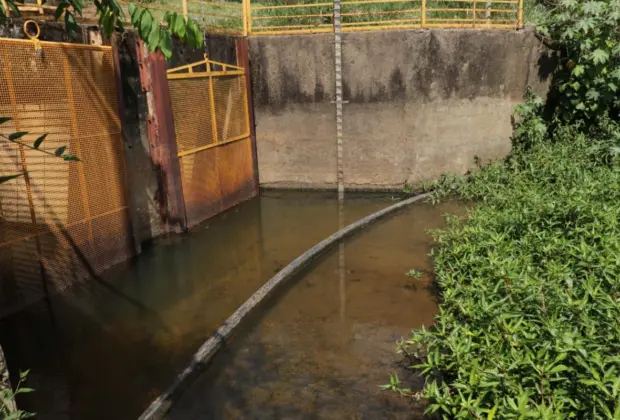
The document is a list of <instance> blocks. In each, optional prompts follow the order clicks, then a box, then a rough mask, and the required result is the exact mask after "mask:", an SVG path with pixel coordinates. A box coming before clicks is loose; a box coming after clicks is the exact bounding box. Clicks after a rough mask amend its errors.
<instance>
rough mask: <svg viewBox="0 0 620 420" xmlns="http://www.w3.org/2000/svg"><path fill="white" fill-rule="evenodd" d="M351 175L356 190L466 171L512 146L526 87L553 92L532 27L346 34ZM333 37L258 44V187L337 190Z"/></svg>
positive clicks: (254, 61)
mask: <svg viewBox="0 0 620 420" xmlns="http://www.w3.org/2000/svg"><path fill="white" fill-rule="evenodd" d="M343 39H344V45H343V63H342V71H343V73H342V77H343V91H344V98H343V99H344V100H345V101H348V103H345V105H344V121H343V124H344V126H343V134H344V154H345V158H344V159H345V160H344V171H345V173H344V176H345V182H346V186H347V187H348V188H354V189H391V188H400V187H402V186H403V185H404V184H405V183H416V182H419V181H420V180H423V179H429V178H436V177H437V176H439V175H441V174H442V173H444V172H465V171H466V170H467V169H468V168H470V167H471V165H472V164H473V159H474V156H479V157H480V158H482V159H488V158H494V157H499V156H502V155H504V154H506V153H507V152H508V150H509V149H510V135H511V131H512V127H511V115H512V112H513V109H514V106H515V105H516V104H517V103H520V102H522V99H523V94H524V92H525V89H526V87H527V86H528V85H531V86H533V87H534V88H535V89H537V90H542V91H544V90H545V85H546V82H545V81H544V80H541V76H540V75H541V74H544V73H545V71H544V70H545V69H541V68H540V64H539V62H540V51H539V47H540V42H539V41H538V40H537V39H536V37H535V36H534V33H533V31H531V30H525V31H518V32H516V31H480V30H477V31H474V30H424V31H383V32H365V33H347V34H345V35H344V37H343ZM333 50H334V44H333V35H332V34H320V35H307V36H274V37H256V38H251V39H250V61H251V66H252V83H253V96H254V107H255V117H256V135H257V145H258V161H259V174H260V181H261V185H263V186H266V187H287V188H288V187H293V188H300V187H301V188H303V187H311V188H332V187H334V186H335V182H336V126H335V105H334V103H333V100H334V90H335V89H334V86H335V74H334V55H333Z"/></svg>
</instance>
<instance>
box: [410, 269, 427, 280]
mask: <svg viewBox="0 0 620 420" xmlns="http://www.w3.org/2000/svg"><path fill="white" fill-rule="evenodd" d="M406 274H407V277H412V278H414V279H416V280H420V279H421V278H422V276H423V275H424V273H423V272H421V271H418V270H416V269H414V268H412V269H411V270H409V271H407V273H406Z"/></svg>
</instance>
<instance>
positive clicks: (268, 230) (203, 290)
mask: <svg viewBox="0 0 620 420" xmlns="http://www.w3.org/2000/svg"><path fill="white" fill-rule="evenodd" d="M391 201H392V199H391V197H389V196H372V197H368V196H365V197H360V198H353V199H351V200H349V201H348V202H347V204H346V207H345V208H344V209H343V210H342V212H343V213H344V215H341V217H342V219H341V221H340V222H339V220H338V214H339V210H338V202H337V200H336V195H335V194H323V193H320V194H309V193H303V194H302V193H271V194H267V195H265V196H263V197H262V198H260V199H256V200H252V201H250V202H247V203H245V204H243V205H242V206H239V207H238V208H237V209H234V210H232V211H230V212H228V213H225V214H223V215H221V216H219V217H216V218H214V219H212V220H211V221H209V222H208V223H206V224H203V225H200V226H197V227H196V229H194V230H193V231H192V232H191V233H190V234H189V235H184V236H172V237H169V238H165V239H162V240H159V241H157V242H156V243H155V244H153V246H151V247H149V248H147V249H145V250H144V252H143V254H142V255H141V256H140V257H138V258H137V259H135V260H133V261H131V262H128V263H126V264H123V265H121V266H118V267H115V268H114V269H112V270H109V271H108V272H106V273H104V274H103V275H102V276H100V278H99V280H100V281H93V282H89V283H88V284H79V285H77V286H76V287H74V288H72V289H69V290H68V291H67V292H66V293H63V294H61V295H56V296H52V297H51V298H50V300H49V304H45V303H39V304H36V305H33V306H31V307H30V308H29V309H28V310H26V311H22V312H21V313H19V314H17V315H14V316H11V317H9V318H5V319H3V320H0V343H1V344H2V347H3V348H4V350H5V353H6V357H7V360H8V363H9V366H10V368H11V370H12V374H13V375H16V374H17V372H18V371H19V370H23V369H31V374H30V378H29V382H28V385H29V386H30V387H32V388H35V389H36V392H35V393H32V394H28V395H27V396H26V397H27V398H25V399H23V400H21V401H20V403H21V405H22V406H23V408H25V409H28V410H31V411H35V412H37V413H39V415H38V416H37V418H39V419H80V420H82V419H106V420H108V419H121V420H122V419H133V418H136V417H137V416H138V415H139V414H140V413H141V412H142V410H143V409H144V408H146V406H147V405H148V404H149V402H150V401H151V399H152V398H154V397H155V396H156V395H158V394H159V393H160V392H161V391H162V390H163V389H164V388H165V387H167V386H168V385H169V383H170V382H171V380H172V378H173V377H174V376H175V374H176V373H177V372H178V370H179V369H181V368H183V367H184V366H185V365H186V364H187V361H188V359H189V357H190V356H191V354H192V353H193V352H194V351H195V350H196V348H197V347H198V346H199V345H200V344H201V343H202V342H203V340H204V339H205V338H207V337H208V336H209V335H210V334H212V333H213V332H214V331H215V329H216V328H217V327H218V326H219V324H220V323H221V322H222V321H223V320H224V319H226V318H227V317H228V316H229V315H230V314H231V313H232V312H233V311H234V310H235V309H236V308H237V307H238V306H239V305H240V304H241V303H243V302H244V301H245V300H246V299H247V298H248V297H249V296H250V295H251V294H252V293H253V292H254V291H255V290H256V289H258V288H259V287H260V286H261V285H262V284H263V283H264V282H265V281H266V280H268V279H269V278H270V277H271V276H272V275H273V274H274V273H275V272H277V271H278V270H279V269H281V268H282V267H283V266H285V265H286V264H288V262H290V261H291V260H292V259H293V258H295V257H296V256H297V255H299V254H300V253H302V252H303V251H305V250H306V249H307V248H308V247H310V246H312V245H313V244H315V243H316V242H318V241H320V240H322V239H323V238H325V237H326V236H328V235H329V234H331V233H333V232H334V231H335V230H336V229H337V228H338V225H339V224H340V223H342V220H344V222H345V224H348V223H350V222H351V221H354V220H357V219H359V218H360V217H363V216H365V215H367V214H370V213H372V212H374V211H376V210H378V209H380V208H383V207H386V206H387V205H389V204H391ZM337 293H338V292H336V294H335V296H336V295H337ZM341 296H344V293H343V294H342V295H341ZM344 313H345V312H344V310H343V315H344ZM343 319H344V318H343Z"/></svg>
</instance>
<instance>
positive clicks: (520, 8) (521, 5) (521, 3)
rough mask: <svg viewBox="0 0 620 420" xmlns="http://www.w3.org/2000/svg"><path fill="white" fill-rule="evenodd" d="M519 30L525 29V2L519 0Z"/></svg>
mask: <svg viewBox="0 0 620 420" xmlns="http://www.w3.org/2000/svg"><path fill="white" fill-rule="evenodd" d="M518 25H519V29H521V28H523V0H519V22H518Z"/></svg>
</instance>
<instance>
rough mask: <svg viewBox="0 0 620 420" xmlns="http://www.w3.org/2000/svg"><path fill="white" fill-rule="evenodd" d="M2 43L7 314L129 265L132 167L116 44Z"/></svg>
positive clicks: (2, 285) (2, 286)
mask: <svg viewBox="0 0 620 420" xmlns="http://www.w3.org/2000/svg"><path fill="white" fill-rule="evenodd" d="M41 46H42V48H43V54H37V53H36V52H35V48H34V45H33V43H32V42H31V41H23V40H12V39H0V63H1V64H0V116H5V117H10V118H12V120H11V121H9V122H7V123H5V124H3V125H2V126H0V132H1V133H2V134H4V135H8V134H10V133H13V132H17V131H27V132H29V134H28V135H26V136H25V137H22V138H21V139H20V140H21V141H23V142H24V143H29V144H32V143H33V142H34V140H35V139H36V138H37V137H39V136H40V135H42V134H45V133H48V137H47V138H46V140H45V141H44V142H43V144H42V145H41V147H40V148H41V149H43V150H47V151H51V152H53V151H54V150H56V148H58V147H60V146H67V152H68V153H71V154H75V155H77V156H78V157H79V158H80V159H81V161H80V162H64V161H63V160H62V159H58V158H55V157H53V156H49V155H45V154H43V153H40V152H39V151H36V150H30V149H28V148H24V147H23V146H18V145H17V144H14V143H9V142H6V141H3V142H1V143H0V176H3V175H10V174H15V173H20V172H26V176H22V177H20V178H17V179H14V180H12V181H9V182H7V183H4V184H0V305H1V308H2V309H1V310H0V316H1V315H4V314H6V313H7V312H12V311H14V310H16V309H19V308H20V307H22V306H24V305H27V304H29V303H31V302H34V301H36V300H38V299H41V298H43V297H45V296H46V294H47V293H53V292H56V291H59V290H62V289H64V288H66V287H68V286H71V285H74V284H76V283H79V282H82V281H85V280H88V279H91V278H92V277H94V276H97V275H98V274H100V273H101V272H102V271H103V270H105V269H106V268H108V267H110V266H112V265H114V264H115V263H117V262H120V261H122V260H125V259H127V258H129V257H130V256H131V255H132V254H133V249H134V248H133V243H132V235H131V228H130V223H129V216H128V208H127V198H126V182H125V163H124V152H123V144H122V139H121V128H120V121H119V118H118V114H117V99H116V87H115V83H114V71H113V61H112V51H111V48H110V47H97V46H88V45H75V44H62V43H50V42H41Z"/></svg>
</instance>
